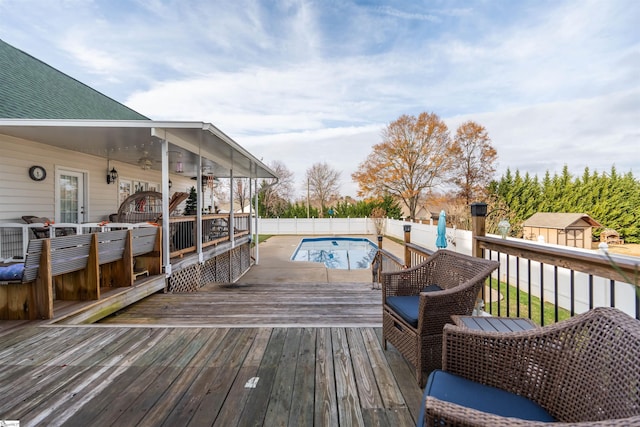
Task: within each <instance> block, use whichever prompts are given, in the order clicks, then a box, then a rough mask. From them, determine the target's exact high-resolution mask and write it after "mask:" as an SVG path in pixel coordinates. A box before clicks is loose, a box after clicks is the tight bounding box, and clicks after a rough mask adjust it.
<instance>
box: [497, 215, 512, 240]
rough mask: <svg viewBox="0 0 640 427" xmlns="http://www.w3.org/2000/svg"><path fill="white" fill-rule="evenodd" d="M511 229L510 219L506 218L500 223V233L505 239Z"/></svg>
mask: <svg viewBox="0 0 640 427" xmlns="http://www.w3.org/2000/svg"><path fill="white" fill-rule="evenodd" d="M509 230H511V224H509V221H507V220H506V219H503V220H501V221H500V222H499V223H498V233H500V235H501V236H502V238H503V239H506V238H507V234H508V233H509Z"/></svg>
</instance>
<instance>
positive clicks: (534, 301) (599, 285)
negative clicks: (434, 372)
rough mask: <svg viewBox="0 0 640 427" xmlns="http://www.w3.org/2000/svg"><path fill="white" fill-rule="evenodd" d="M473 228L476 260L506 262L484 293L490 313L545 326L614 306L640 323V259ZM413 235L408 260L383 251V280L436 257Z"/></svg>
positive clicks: (480, 222) (477, 220)
mask: <svg viewBox="0 0 640 427" xmlns="http://www.w3.org/2000/svg"><path fill="white" fill-rule="evenodd" d="M472 223H473V231H472V234H473V245H474V246H473V254H474V256H480V257H484V258H487V259H494V260H498V261H499V262H500V267H499V268H498V270H497V271H496V272H495V273H494V274H493V275H492V277H491V280H490V281H488V283H487V286H486V287H485V288H484V289H483V292H482V300H483V303H484V306H483V309H484V311H485V312H488V313H489V314H491V315H494V316H504V317H528V318H530V319H532V320H533V321H534V322H536V323H537V324H540V325H544V324H549V323H554V322H558V321H560V320H563V319H565V318H568V317H571V316H573V315H575V314H577V313H582V312H584V311H587V310H589V309H592V308H594V307H602V306H611V307H617V308H619V309H621V310H622V311H624V312H626V313H627V314H629V315H631V316H634V317H635V318H636V319H640V290H639V288H638V285H640V280H639V279H640V258H638V257H626V256H619V255H614V254H609V253H607V252H601V251H589V250H581V249H576V248H570V247H564V246H559V245H551V244H539V243H535V242H529V241H525V240H521V239H512V238H507V239H502V238H499V237H492V236H486V235H485V233H484V217H474V218H473V221H472ZM410 233H411V227H410V226H408V227H405V239H404V240H405V243H404V247H405V254H404V259H402V260H401V259H399V258H397V257H395V256H393V255H392V254H390V253H389V252H387V251H385V250H379V253H378V255H377V258H376V259H377V261H378V263H377V264H376V267H378V266H379V270H378V271H377V273H378V274H374V278H377V280H378V281H379V280H380V273H381V272H387V271H398V270H400V269H402V268H405V267H409V266H415V265H418V264H420V263H421V262H423V261H424V260H425V259H426V257H428V256H429V255H430V254H431V253H432V251H430V250H428V249H425V248H421V247H420V246H417V245H414V244H412V243H411V238H410Z"/></svg>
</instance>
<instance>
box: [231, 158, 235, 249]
mask: <svg viewBox="0 0 640 427" xmlns="http://www.w3.org/2000/svg"><path fill="white" fill-rule="evenodd" d="M229 182H230V184H231V185H230V186H229V188H230V189H231V191H230V192H229V193H230V195H229V241H230V242H231V247H232V248H233V247H235V245H236V239H235V236H234V234H235V233H234V227H233V211H234V208H233V168H231V169H229Z"/></svg>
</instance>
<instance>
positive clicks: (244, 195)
mask: <svg viewBox="0 0 640 427" xmlns="http://www.w3.org/2000/svg"><path fill="white" fill-rule="evenodd" d="M232 193H233V200H234V202H237V203H238V205H239V206H240V211H241V212H244V208H245V206H246V205H247V204H248V203H249V180H248V179H247V178H234V179H233V191H232ZM236 210H237V209H236Z"/></svg>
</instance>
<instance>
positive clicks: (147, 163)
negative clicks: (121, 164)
mask: <svg viewBox="0 0 640 427" xmlns="http://www.w3.org/2000/svg"><path fill="white" fill-rule="evenodd" d="M153 162H154V161H153V159H152V158H150V157H149V152H148V151H143V152H142V157H140V158H139V159H138V166H140V168H142V169H143V170H149V169H151V167H152V166H153Z"/></svg>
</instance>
